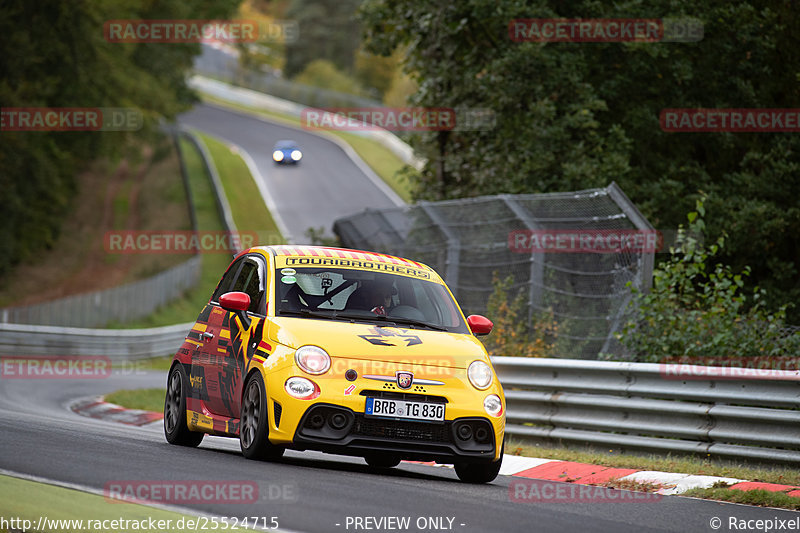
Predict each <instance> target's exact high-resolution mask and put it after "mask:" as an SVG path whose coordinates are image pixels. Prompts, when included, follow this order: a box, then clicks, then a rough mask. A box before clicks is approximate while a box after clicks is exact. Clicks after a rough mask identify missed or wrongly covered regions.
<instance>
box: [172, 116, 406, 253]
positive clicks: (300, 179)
mask: <svg viewBox="0 0 800 533" xmlns="http://www.w3.org/2000/svg"><path fill="white" fill-rule="evenodd" d="M179 122H180V123H181V124H182V125H184V126H189V127H192V128H195V129H198V130H200V131H203V132H205V133H209V134H211V135H214V136H215V137H219V138H221V139H223V140H225V141H227V142H229V143H233V144H235V145H237V146H239V147H240V148H242V149H244V150H245V151H246V152H247V153H248V154H250V156H251V157H252V159H253V161H254V163H255V165H256V167H257V168H258V172H259V173H260V175H261V178H262V179H263V180H264V183H265V184H266V186H267V189H268V190H269V192H270V195H271V196H272V198H273V200H274V202H275V206H274V208H275V209H276V210H277V212H278V215H279V216H280V218H281V219H282V220H283V221H284V224H285V226H286V229H287V230H288V233H289V235H288V236H285V237H288V238H289V239H290V240H291V242H293V243H302V242H306V241H307V240H308V239H307V238H306V237H305V233H306V230H307V229H308V228H310V227H314V228H319V227H322V228H324V229H325V234H327V235H331V234H332V230H331V227H332V224H333V221H334V220H336V219H337V218H339V217H343V216H347V215H352V214H355V213H359V212H361V211H363V210H364V209H366V208H372V209H380V208H384V207H396V206H397V205H398V204H397V202H396V201H393V199H392V198H390V197H389V196H388V195H387V194H386V193H385V192H384V191H383V190H381V189H380V188H378V187H377V186H376V185H375V183H374V182H373V180H371V179H370V178H369V177H368V176H367V175H366V174H365V173H364V171H363V170H362V169H361V168H359V166H357V165H356V164H355V163H354V162H353V160H352V159H350V157H348V155H347V154H346V153H345V152H344V150H343V149H342V148H341V147H340V146H339V145H337V144H336V143H334V142H333V141H330V140H328V139H326V138H323V137H320V136H319V135H314V134H312V133H309V132H307V131H304V130H302V129H300V128H299V126H298V128H291V127H288V126H284V125H281V124H277V123H273V122H269V121H267V120H265V119H259V118H255V117H252V116H248V115H245V114H242V113H238V112H235V111H230V110H228V109H225V108H223V107H218V106H214V105H210V104H200V105H198V106H196V107H195V108H194V109H193V110H192V111H190V112H188V113H185V114H183V115H181V116H180V118H179ZM282 139H291V140H294V141H296V142H297V144H298V146H299V147H300V149H301V150H302V152H303V159H302V160H301V161H300V163H299V164H298V165H276V164H275V163H274V162H273V161H272V148H273V146H274V145H275V143H276V142H277V141H279V140H282ZM256 179H259V178H258V177H256Z"/></svg>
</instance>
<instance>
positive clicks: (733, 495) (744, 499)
mask: <svg viewBox="0 0 800 533" xmlns="http://www.w3.org/2000/svg"><path fill="white" fill-rule="evenodd" d="M682 496H690V497H692V498H702V499H704V500H718V501H724V502H733V503H742V504H745V505H759V506H761V507H780V508H782V509H793V510H795V511H800V498H796V497H794V496H787V495H786V494H784V493H782V492H770V491H768V490H762V489H756V490H737V489H726V488H711V489H689V490H688V491H686V492H685V493H683V494H682Z"/></svg>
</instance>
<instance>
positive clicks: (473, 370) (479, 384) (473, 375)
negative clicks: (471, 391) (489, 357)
mask: <svg viewBox="0 0 800 533" xmlns="http://www.w3.org/2000/svg"><path fill="white" fill-rule="evenodd" d="M467 376H469V382H470V383H472V386H473V387H475V388H476V389H480V390H483V389H487V388H489V385H491V384H492V369H491V367H490V366H489V365H487V364H486V363H484V362H483V361H473V362H472V364H471V365H469V369H468V370H467Z"/></svg>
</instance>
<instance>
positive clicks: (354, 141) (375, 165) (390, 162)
mask: <svg viewBox="0 0 800 533" xmlns="http://www.w3.org/2000/svg"><path fill="white" fill-rule="evenodd" d="M201 96H202V99H203V100H204V101H206V102H210V103H213V104H216V105H219V106H223V107H228V108H230V109H236V110H239V111H244V112H246V113H250V114H255V115H260V116H262V117H265V118H268V119H270V120H273V121H275V122H279V123H283V124H287V125H289V126H294V127H297V128H299V127H300V119H298V118H297V117H293V116H291V115H284V114H282V113H275V112H272V111H267V110H265V109H262V108H258V107H253V106H246V105H241V104H237V103H234V102H230V101H228V100H224V99H222V98H217V97H215V96H211V95H209V94H205V93H201ZM329 133H332V134H334V135H336V136H337V137H339V138H341V139H342V140H344V141H345V142H347V143H348V144H350V146H352V147H353V149H354V150H355V151H356V153H357V154H358V155H359V156H360V157H361V159H363V160H364V162H365V163H366V164H367V165H369V166H370V168H372V170H373V171H374V172H375V174H377V175H378V176H379V177H380V178H381V179H382V180H383V181H385V182H386V184H387V185H389V187H391V188H392V190H393V191H394V192H396V193H397V194H398V196H400V198H402V199H403V201H405V202H411V184H410V183H409V182H408V180H406V179H402V178H400V177H399V176H398V174H397V173H398V172H399V171H400V170H401V169H402V168H403V167H405V163H403V162H402V161H401V160H400V158H399V157H397V156H396V155H395V154H394V153H393V152H392V151H391V150H389V149H387V148H386V147H384V146H383V145H382V144H379V143H377V142H375V141H373V140H372V139H368V138H366V137H361V136H359V135H355V134H352V133H343V132H338V131H331V132H329Z"/></svg>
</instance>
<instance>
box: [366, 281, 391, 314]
mask: <svg viewBox="0 0 800 533" xmlns="http://www.w3.org/2000/svg"><path fill="white" fill-rule="evenodd" d="M359 291H364V292H365V294H366V298H367V299H366V306H365V307H366V308H367V309H369V310H370V311H372V312H373V313H375V314H376V315H379V316H386V313H387V312H388V311H389V310H390V309H391V308H392V307H393V305H392V304H393V303H394V302H393V301H392V295H393V294H394V287H393V286H392V281H391V280H387V279H383V280H381V279H378V280H374V281H363V282H362V285H361V287H360V288H359Z"/></svg>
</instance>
